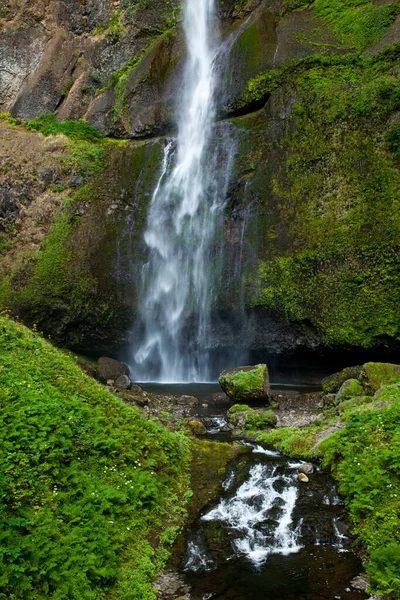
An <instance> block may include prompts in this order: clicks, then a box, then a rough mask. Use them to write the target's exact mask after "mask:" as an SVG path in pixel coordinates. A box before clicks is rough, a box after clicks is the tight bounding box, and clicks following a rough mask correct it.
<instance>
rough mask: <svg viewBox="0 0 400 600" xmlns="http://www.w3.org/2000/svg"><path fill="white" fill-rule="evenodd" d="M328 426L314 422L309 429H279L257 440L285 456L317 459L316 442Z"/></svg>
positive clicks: (265, 433) (264, 433)
mask: <svg viewBox="0 0 400 600" xmlns="http://www.w3.org/2000/svg"><path fill="white" fill-rule="evenodd" d="M324 429H326V424H322V423H321V422H320V421H319V422H314V423H313V424H312V425H310V426H309V427H303V428H300V427H279V428H277V429H272V430H270V431H267V432H263V433H260V434H259V435H258V437H257V439H258V440H259V441H260V442H262V443H263V444H267V445H269V446H273V447H274V448H276V449H277V450H280V451H281V452H283V453H284V454H286V455H288V456H293V457H296V458H297V457H300V456H301V457H302V458H305V459H312V458H315V455H316V452H315V448H314V446H315V440H316V438H317V435H318V434H319V433H320V432H321V431H323V430H324Z"/></svg>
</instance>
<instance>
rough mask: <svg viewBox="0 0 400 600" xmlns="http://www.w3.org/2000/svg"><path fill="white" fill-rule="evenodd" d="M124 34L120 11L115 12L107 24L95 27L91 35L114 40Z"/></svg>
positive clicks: (124, 28) (124, 29)
mask: <svg viewBox="0 0 400 600" xmlns="http://www.w3.org/2000/svg"><path fill="white" fill-rule="evenodd" d="M125 33H126V27H125V25H124V22H123V15H122V12H121V11H120V10H117V11H115V13H114V14H113V15H112V17H111V19H110V20H109V21H108V23H105V24H104V25H96V27H95V28H94V30H93V35H105V36H109V37H112V38H114V39H116V40H117V39H119V38H121V37H123V36H124V35H125Z"/></svg>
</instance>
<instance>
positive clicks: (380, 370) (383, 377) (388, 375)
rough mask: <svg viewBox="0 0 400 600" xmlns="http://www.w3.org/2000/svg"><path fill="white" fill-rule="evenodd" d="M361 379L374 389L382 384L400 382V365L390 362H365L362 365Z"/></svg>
mask: <svg viewBox="0 0 400 600" xmlns="http://www.w3.org/2000/svg"><path fill="white" fill-rule="evenodd" d="M363 379H364V380H365V381H366V382H367V383H368V385H370V386H371V387H372V388H373V389H374V390H378V389H379V388H380V387H382V386H383V385H389V384H392V383H400V365H393V364H390V363H375V362H369V363H366V364H365V365H364V367H363Z"/></svg>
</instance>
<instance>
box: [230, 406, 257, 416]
mask: <svg viewBox="0 0 400 600" xmlns="http://www.w3.org/2000/svg"><path fill="white" fill-rule="evenodd" d="M249 410H253V409H252V408H251V406H249V405H248V404H234V405H233V406H231V407H230V409H229V410H228V412H227V415H228V417H229V416H230V415H234V414H235V413H238V412H247V411H249Z"/></svg>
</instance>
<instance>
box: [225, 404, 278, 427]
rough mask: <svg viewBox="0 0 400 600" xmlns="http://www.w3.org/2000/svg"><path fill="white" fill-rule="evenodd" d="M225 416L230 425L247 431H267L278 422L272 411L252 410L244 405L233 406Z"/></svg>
mask: <svg viewBox="0 0 400 600" xmlns="http://www.w3.org/2000/svg"><path fill="white" fill-rule="evenodd" d="M227 416H228V421H229V422H230V423H232V425H234V426H235V427H236V428H238V429H242V430H247V431H254V430H263V429H269V428H271V427H275V426H276V424H277V421H278V419H277V417H276V415H275V414H274V413H273V411H272V410H266V409H254V408H251V407H250V406H247V405H246V404H234V405H233V406H232V407H231V408H230V409H229V410H228V413H227Z"/></svg>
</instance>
